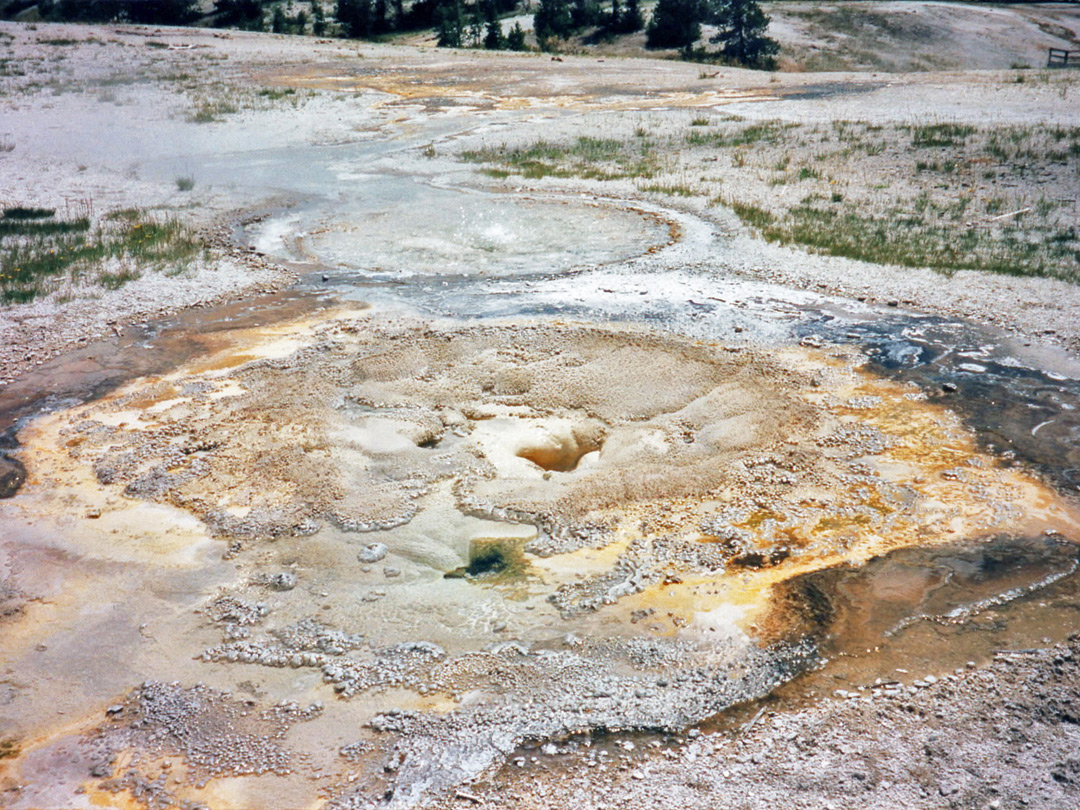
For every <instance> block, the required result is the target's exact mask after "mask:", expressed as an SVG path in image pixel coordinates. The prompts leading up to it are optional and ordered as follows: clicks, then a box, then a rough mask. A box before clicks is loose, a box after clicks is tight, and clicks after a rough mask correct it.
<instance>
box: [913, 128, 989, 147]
mask: <svg viewBox="0 0 1080 810" xmlns="http://www.w3.org/2000/svg"><path fill="white" fill-rule="evenodd" d="M974 133H975V127H973V126H968V125H967V124H920V125H916V126H913V127H911V145H912V146H914V147H916V148H920V149H922V148H930V147H940V146H956V145H958V144H959V145H963V143H964V141H966V140H967V139H968V137H970V136H971V135H973V134H974Z"/></svg>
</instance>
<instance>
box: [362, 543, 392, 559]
mask: <svg viewBox="0 0 1080 810" xmlns="http://www.w3.org/2000/svg"><path fill="white" fill-rule="evenodd" d="M389 551H390V549H388V548H387V547H386V544H384V543H369V544H368V545H366V546H364V547H363V548H362V549H360V553H359V554H357V555H356V556H357V559H359V560H360V562H362V563H375V562H378V561H379V560H381V559H382V558H383V557H385V556H386V555H387V553H388V552H389Z"/></svg>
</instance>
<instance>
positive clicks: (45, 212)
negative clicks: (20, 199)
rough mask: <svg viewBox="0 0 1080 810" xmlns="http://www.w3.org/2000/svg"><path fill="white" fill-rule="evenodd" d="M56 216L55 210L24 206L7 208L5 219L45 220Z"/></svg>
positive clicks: (4, 214)
mask: <svg viewBox="0 0 1080 810" xmlns="http://www.w3.org/2000/svg"><path fill="white" fill-rule="evenodd" d="M52 216H56V209H55V208H33V207H30V208H28V207H26V206H23V205H13V206H10V207H8V208H5V209H4V211H3V217H2V218H3V219H45V218H47V217H52Z"/></svg>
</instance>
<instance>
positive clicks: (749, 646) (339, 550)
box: [0, 88, 1080, 807]
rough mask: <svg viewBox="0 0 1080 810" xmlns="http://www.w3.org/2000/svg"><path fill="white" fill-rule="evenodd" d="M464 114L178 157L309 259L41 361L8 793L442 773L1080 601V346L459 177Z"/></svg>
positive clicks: (284, 796) (10, 701) (205, 791)
mask: <svg viewBox="0 0 1080 810" xmlns="http://www.w3.org/2000/svg"><path fill="white" fill-rule="evenodd" d="M827 89H828V88H826V90H827ZM506 115H507V116H509V114H506ZM425 120H426V119H423V118H417V119H416V120H415V121H414V122H413V123H414V125H415V127H416V129H414V130H412V131H410V132H408V133H407V134H404V135H402V134H400V133H397V132H396V131H395V132H394V133H393V135H392V136H391V135H390V134H388V132H383V133H382V134H381V135H380V136H377V137H373V138H371V139H370V140H365V141H363V142H360V143H352V144H345V145H339V146H327V147H318V148H310V149H288V150H284V149H276V148H274V149H270V148H267V149H254V150H251V151H247V152H245V151H243V150H238V151H235V152H233V153H230V154H229V155H227V156H220V155H212V154H210V153H206V154H202V155H201V156H200V155H199V154H195V155H191V154H188V155H183V156H181V157H177V156H171V157H167V158H160V157H153V158H147V159H145V160H144V162H143V163H142V164H140V166H139V170H140V171H142V172H144V173H145V175H146V176H150V177H153V176H157V177H166V178H168V177H172V176H173V175H174V174H175V172H176V171H177V167H178V166H183V167H184V169H185V171H191V172H193V173H194V174H196V175H197V176H198V178H199V182H200V183H201V184H205V185H209V186H211V187H218V186H219V187H221V188H222V189H227V190H228V192H229V193H230V194H233V195H237V196H241V195H249V196H250V197H251V198H252V199H257V200H259V201H263V200H268V199H270V198H273V200H274V201H275V202H274V207H272V208H264V209H261V210H260V215H259V216H258V217H251V218H248V219H246V220H245V221H244V222H243V223H237V225H236V238H237V240H239V241H243V242H245V243H246V244H248V245H250V246H251V247H252V248H253V249H254V250H257V251H259V252H261V253H264V254H266V255H268V256H270V257H271V258H273V259H275V260H278V261H281V262H283V263H288V264H289V265H290V266H292V267H294V268H295V269H297V270H299V271H300V272H302V273H303V278H302V280H301V282H300V283H299V284H297V285H296V287H295V288H293V289H291V290H289V291H288V292H286V293H282V294H278V295H274V296H268V297H263V298H255V299H250V300H246V301H243V302H239V303H235V304H232V305H229V306H225V307H222V308H219V309H214V310H208V311H193V312H189V313H185V314H183V315H180V316H177V317H175V318H171V319H169V320H167V321H162V322H148V323H146V324H145V325H142V326H135V327H128V328H126V329H124V330H122V332H121V333H120V334H119V335H118V336H117V337H116V338H115V339H109V340H106V341H102V342H99V343H95V344H92V345H88V346H86V347H85V348H83V349H80V350H78V351H76V352H72V353H70V354H68V355H66V356H64V357H61V358H58V359H57V360H55V361H53V362H52V363H50V364H49V365H45V366H41V367H39V370H38V371H36V372H33V373H31V374H28V375H26V376H25V377H23V378H22V379H20V380H19V381H17V382H15V383H13V384H12V385H10V386H8V387H6V388H5V389H4V391H3V392H2V394H0V397H2V399H0V414H2V416H3V420H4V421H3V425H2V426H3V428H4V429H5V430H6V431H7V433H6V435H7V436H8V437H9V439H10V440H9V445H11V446H10V447H9V448H7V450H6V452H8V453H9V454H10V456H11V457H12V458H13V459H17V460H18V462H19V463H20V464H21V465H23V467H24V468H25V471H26V482H25V483H24V484H22V486H21V488H20V489H19V491H18V492H17V494H14V495H13V497H10V498H8V499H6V500H4V501H2V502H0V518H2V520H3V522H4V526H5V534H4V537H3V541H2V544H0V621H3V622H5V623H6V627H5V631H6V635H5V641H4V645H3V664H4V673H3V676H2V679H0V704H3V707H4V710H5V711H4V714H3V718H2V719H0V741H2V743H3V745H4V746H5V747H4V748H2V749H0V751H2V752H3V757H4V758H5V759H6V760H7V763H8V768H7V770H6V771H5V772H4V779H5V780H6V781H5V782H4V783H3V785H4V791H5V792H4V794H3V802H5V803H6V804H7V805H10V806H12V807H40V806H55V807H78V806H88V805H116V806H123V805H125V804H126V803H129V802H132V801H134V802H135V803H137V804H140V803H141V804H144V805H148V806H165V805H181V806H184V804H183V803H185V802H187V803H191V804H194V803H203V804H206V805H209V806H215V807H217V806H221V807H225V806H241V807H242V806H260V807H298V806H318V805H320V804H326V803H328V804H329V805H330V806H340V807H358V806H365V805H366V804H368V803H374V802H383V801H385V802H388V803H389V804H391V805H398V806H402V805H410V804H417V803H423V802H426V801H429V800H436V799H440V798H445V797H447V796H452V795H454V793H455V792H456V791H458V790H461V789H465V786H467V785H468V783H469V782H470V781H471V780H473V779H475V778H477V777H480V776H483V775H485V774H487V775H490V774H491V773H492V772H493V771H496V770H497V769H499V768H500V767H502V765H503V764H504V763H505V762H507V761H508V760H511V761H515V760H516V758H517V757H519V756H523V754H522V753H521V752H522V751H528V754H527V755H524V756H527V757H532V756H533V755H534V754H535V749H536V747H537V746H544V745H550V744H553V743H554V742H560V741H565V740H572V741H579V742H580V741H584V740H590V741H591V740H592V737H593V735H596V736H597V738H598V739H599V738H603V739H604V740H605V743H604V744H605V745H609V746H615V745H622V744H624V743H625V742H627V741H629V740H635V739H636V740H639V741H640V740H642V739H643V738H641V737H637V736H633V735H635V734H637V733H639V732H641V731H653V732H663V733H667V734H671V735H674V734H679V733H682V732H683V731H685V730H686V729H688V728H691V727H694V726H697V725H699V724H702V723H713V724H714V727H717V725H718V726H719V727H724V726H725V724H730V723H733V722H737V723H742V722H743V721H744V718H745V717H746V715H747V713H748V712H750V711H756V708H754V707H757V706H758V705H760V704H759V703H757V701H762V700H764V701H768V705H770V706H774V707H785V706H787V707H791V708H794V707H797V706H799V705H801V701H803V700H806V699H807V698H808V697H814V696H821V695H829V694H832V693H833V692H834V691H835V690H844V691H845V692H846V691H848V690H850V691H852V692H860V691H867V690H869V691H873V690H874V689H875V688H877V689H879V690H881V691H885V690H888V689H891V688H893V686H892V685H893V684H894V683H901V684H905V685H906V684H909V683H911V682H912V681H914V680H917V679H919V678H922V677H925V676H926V675H933V676H940V675H941V674H943V673H945V672H947V671H949V670H951V669H953V668H954V667H957V666H966V665H967V662H968V661H973V662H974V663H975V665H979V664H981V663H982V662H984V661H986V660H988V658H989V657H990V656H992V654H993V651H994V650H996V649H1001V648H1006V647H1008V648H1026V647H1030V646H1040V645H1044V644H1047V643H1050V641H1058V640H1061V639H1062V638H1063V637H1065V636H1067V635H1068V634H1069V633H1070V632H1072V631H1073V630H1074V629H1075V628H1076V621H1077V611H1078V610H1080V593H1077V579H1078V577H1077V573H1076V569H1077V554H1076V546H1075V544H1076V542H1077V541H1080V511H1078V508H1077V502H1076V491H1077V485H1078V484H1080V473H1078V469H1080V456H1078V455H1077V453H1078V450H1077V447H1078V446H1080V443H1078V442H1077V438H1078V432H1080V416H1078V415H1077V414H1078V410H1077V406H1078V405H1080V366H1078V364H1077V363H1076V362H1075V361H1073V360H1072V359H1071V358H1070V357H1068V356H1066V355H1064V354H1063V353H1056V352H1054V351H1051V350H1047V349H1036V348H1035V347H1030V346H1025V345H1023V344H1022V343H1018V342H1017V341H1016V340H1014V339H1011V338H1008V337H1006V336H1004V335H1002V334H999V333H996V332H993V331H991V330H988V329H986V328H984V327H980V326H977V325H974V324H969V323H964V322H958V321H948V320H945V319H942V318H940V317H929V316H926V315H923V314H920V313H918V312H916V311H911V310H906V309H903V308H901V307H898V306H876V305H871V304H867V303H864V302H859V301H852V300H844V299H839V298H833V297H828V296H823V295H819V294H816V293H812V292H807V291H803V290H794V289H791V288H785V287H781V286H777V285H770V284H766V283H762V282H755V281H751V280H748V279H746V278H743V277H740V276H736V275H732V274H730V273H726V272H724V269H723V266H722V264H721V263H719V262H718V261H717V260H716V258H715V253H716V252H717V245H718V244H722V243H723V240H724V239H725V235H724V234H723V233H722V232H720V231H719V230H718V229H717V227H716V226H715V225H713V224H711V223H709V222H707V221H705V220H703V219H701V218H698V217H696V216H694V215H692V214H690V213H687V212H686V211H682V210H676V209H675V208H671V207H664V206H659V205H656V204H646V203H642V202H640V201H630V200H619V199H602V198H597V197H595V196H592V195H570V194H565V193H563V194H555V193H552V194H540V193H537V192H529V193H520V194H509V193H495V192H491V191H487V190H482V189H479V188H476V187H474V185H473V184H472V183H470V176H469V175H468V173H467V172H465V171H464V170H462V169H461V168H460V167H455V166H453V165H448V163H447V162H446V161H442V162H436V163H433V164H431V167H429V168H427V169H424V168H423V166H424V163H423V161H422V160H419V159H418V157H417V154H416V152H418V150H421V149H422V148H423V147H424V145H425V144H427V143H430V142H433V141H436V140H438V139H440V138H445V137H448V136H449V135H451V134H453V133H454V131H455V129H454V125H453V122H452V121H451V122H448V121H447V120H446V119H445V118H442V119H440V118H437V117H436V118H432V119H430V121H428V123H427V124H425V123H424V121H425ZM507 120H509V118H507V119H506V120H502V119H500V123H506V121H507ZM459 125H460V122H459ZM410 150H412V151H411V152H410ZM403 166H404V167H406V168H405V169H403V168H402V167H403ZM16 440H17V444H16ZM10 488H11V489H15V486H14V485H12V486H11V487H10ZM118 661H120V662H122V664H121V665H119V666H118V664H117V662H118ZM747 706H750V707H751V708H745V707H747ZM740 707H741V708H740ZM725 712H729V713H725ZM620 732H623V733H625V734H626V735H630V736H615V737H607V736H605V735H608V734H618V733H620ZM576 744H578V743H577V742H575V745H576ZM582 744H584V743H582ZM535 764H539V765H543V764H544V761H543V760H541V758H540V757H539V756H538V757H537V763H535ZM525 772H528V767H525Z"/></svg>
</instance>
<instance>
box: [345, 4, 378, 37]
mask: <svg viewBox="0 0 1080 810" xmlns="http://www.w3.org/2000/svg"><path fill="white" fill-rule="evenodd" d="M337 18H338V22H339V23H340V24H341V28H342V33H343V34H344V35H345V36H347V37H350V38H352V39H363V38H366V37H369V36H371V0H337Z"/></svg>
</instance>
